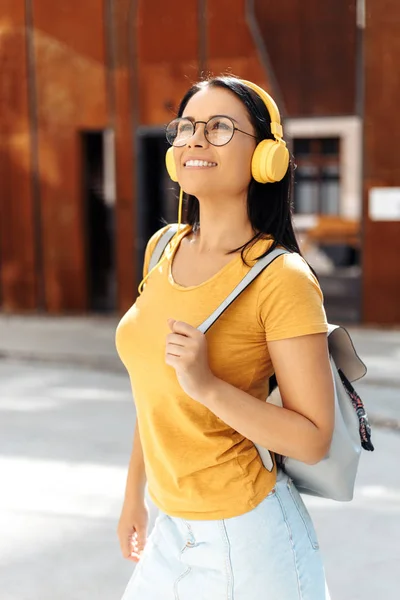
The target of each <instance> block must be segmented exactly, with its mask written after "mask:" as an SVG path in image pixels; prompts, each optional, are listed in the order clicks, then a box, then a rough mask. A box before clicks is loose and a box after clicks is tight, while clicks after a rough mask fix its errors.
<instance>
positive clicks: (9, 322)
mask: <svg viewBox="0 0 400 600" xmlns="http://www.w3.org/2000/svg"><path fill="white" fill-rule="evenodd" d="M118 320H119V319H118V317H116V316H111V317H97V316H84V317H52V316H43V317H41V316H7V315H4V314H3V315H0V358H3V359H24V360H40V361H45V362H56V363H58V364H64V365H69V366H73V365H80V366H86V367H89V368H96V369H101V370H107V371H111V372H120V373H123V372H124V371H125V369H124V367H123V365H122V363H121V362H120V360H119V358H118V356H117V353H116V350H115V343H114V338H115V329H116V326H117V324H118ZM348 330H349V332H350V334H351V335H352V338H353V341H354V344H355V347H356V349H357V351H358V353H359V355H360V356H361V358H362V359H363V360H364V362H365V363H366V365H367V367H368V374H367V375H366V377H365V378H364V379H362V381H361V382H359V383H358V384H357V385H356V388H357V390H358V391H359V393H360V395H361V397H362V398H363V400H365V402H366V405H367V408H368V411H369V413H370V415H371V416H372V417H373V419H375V421H376V422H377V423H379V424H383V425H386V426H390V427H392V428H396V427H397V426H398V428H399V429H400V329H378V328H361V327H358V328H355V327H349V328H348Z"/></svg>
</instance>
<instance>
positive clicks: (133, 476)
mask: <svg viewBox="0 0 400 600" xmlns="http://www.w3.org/2000/svg"><path fill="white" fill-rule="evenodd" d="M146 481H147V479H146V472H145V467H144V459H143V450H142V443H141V441H140V434H139V428H138V424H137V419H136V425H135V433H134V436H133V447H132V453H131V458H130V461H129V467H128V476H127V479H126V487H125V500H124V504H131V503H132V502H136V501H137V500H144V493H145V486H146Z"/></svg>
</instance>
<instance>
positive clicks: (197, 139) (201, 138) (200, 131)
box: [187, 123, 208, 148]
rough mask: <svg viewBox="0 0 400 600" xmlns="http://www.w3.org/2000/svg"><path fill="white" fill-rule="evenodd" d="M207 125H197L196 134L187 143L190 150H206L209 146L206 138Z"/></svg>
mask: <svg viewBox="0 0 400 600" xmlns="http://www.w3.org/2000/svg"><path fill="white" fill-rule="evenodd" d="M205 127H206V126H205V124H204V123H196V124H195V129H194V133H193V135H192V137H191V138H189V140H188V142H187V146H188V147H189V148H193V147H200V148H204V146H206V145H207V144H208V142H207V139H206V137H205V133H204V130H205Z"/></svg>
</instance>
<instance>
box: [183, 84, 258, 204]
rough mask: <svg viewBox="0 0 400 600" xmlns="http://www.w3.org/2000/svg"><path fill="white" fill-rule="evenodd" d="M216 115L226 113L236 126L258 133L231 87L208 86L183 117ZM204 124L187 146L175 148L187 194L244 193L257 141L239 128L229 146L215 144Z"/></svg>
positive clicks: (196, 118)
mask: <svg viewBox="0 0 400 600" xmlns="http://www.w3.org/2000/svg"><path fill="white" fill-rule="evenodd" d="M215 115H219V116H220V115H225V116H227V117H231V119H233V120H234V124H235V127H237V128H238V129H242V130H243V131H246V132H247V133H250V134H252V135H255V131H254V128H253V126H252V124H251V122H250V118H249V115H248V112H247V109H246V107H245V106H244V104H242V102H241V101H240V100H239V98H238V97H237V96H236V95H235V94H233V93H232V92H230V91H229V90H226V89H223V88H218V87H212V86H209V87H205V88H204V89H203V90H201V91H199V92H197V93H196V94H195V95H194V96H193V97H192V98H191V99H190V100H189V102H188V103H187V105H186V108H185V110H184V112H183V114H182V117H191V118H192V119H193V120H194V121H208V120H209V119H210V117H213V116H215ZM204 127H205V125H204V124H202V123H198V124H197V125H196V130H195V132H194V134H193V136H192V137H191V138H189V140H188V141H187V143H186V145H185V146H183V147H179V148H176V147H174V157H175V163H176V169H177V174H178V180H179V184H180V185H181V187H182V189H183V190H184V191H185V192H186V193H187V194H192V195H194V196H196V197H197V198H198V199H199V200H200V201H201V199H202V197H204V198H206V197H216V198H217V197H218V196H224V197H226V196H228V197H235V196H243V195H246V197H247V189H248V186H249V184H250V181H251V158H252V156H253V152H254V149H255V147H256V140H255V139H254V138H253V137H250V136H249V135H245V134H244V133H241V132H239V131H235V132H234V135H233V137H232V139H231V141H230V142H228V143H227V144H226V145H225V146H213V145H212V144H210V143H209V142H208V141H207V139H206V138H205V136H204ZM190 160H201V161H207V162H208V163H213V165H214V166H190V165H187V162H188V161H190Z"/></svg>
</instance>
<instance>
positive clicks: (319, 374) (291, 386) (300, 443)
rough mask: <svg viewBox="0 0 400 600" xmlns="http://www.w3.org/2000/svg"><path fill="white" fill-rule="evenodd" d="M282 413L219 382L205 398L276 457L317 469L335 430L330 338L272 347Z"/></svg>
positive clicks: (307, 338) (311, 337)
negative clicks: (277, 455) (287, 458)
mask: <svg viewBox="0 0 400 600" xmlns="http://www.w3.org/2000/svg"><path fill="white" fill-rule="evenodd" d="M268 348H269V352H270V356H271V360H272V363H273V365H274V369H275V374H276V378H277V381H278V384H279V389H280V392H281V396H282V401H283V408H281V407H277V406H274V405H272V404H269V403H266V402H262V401H260V400H258V399H257V398H254V397H253V396H251V395H249V394H247V393H246V392H243V391H242V390H240V389H238V388H236V387H234V386H232V385H230V384H229V383H226V382H224V381H222V380H221V379H218V378H213V379H211V382H210V385H209V386H208V388H207V389H206V392H205V395H204V396H203V397H202V400H201V402H202V404H204V405H205V406H207V407H208V408H209V409H210V410H211V411H212V412H213V413H215V414H216V415H217V416H218V417H219V418H220V419H222V421H224V422H225V423H227V424H228V425H230V426H231V427H232V428H233V429H235V430H236V431H238V432H239V433H241V434H242V435H243V436H245V437H246V438H248V439H250V440H251V441H253V442H255V443H257V444H260V445H261V446H264V447H265V448H267V449H268V450H271V451H272V452H276V453H277V454H282V455H284V456H289V457H291V458H295V459H297V460H300V461H302V462H305V463H308V464H315V463H317V462H318V461H319V460H321V459H322V458H324V456H325V455H326V454H327V452H328V450H329V447H330V443H331V439H332V433H333V427H334V387H333V379H332V373H331V369H330V363H329V354H328V346H327V336H326V333H318V334H312V335H304V336H300V337H295V338H290V339H285V340H279V341H275V342H269V343H268Z"/></svg>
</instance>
